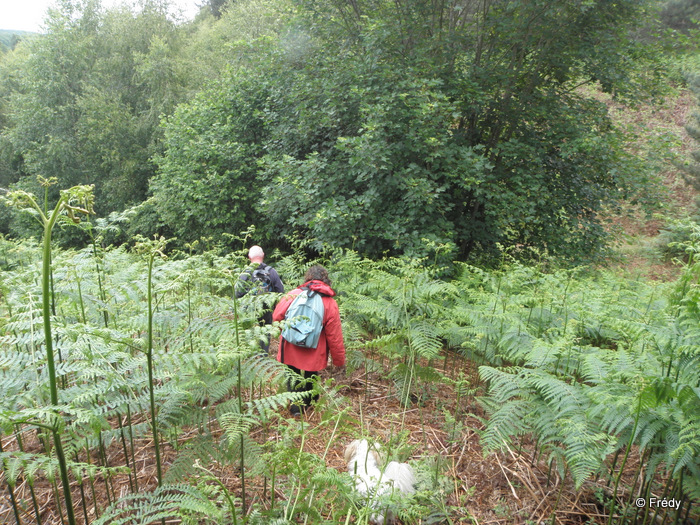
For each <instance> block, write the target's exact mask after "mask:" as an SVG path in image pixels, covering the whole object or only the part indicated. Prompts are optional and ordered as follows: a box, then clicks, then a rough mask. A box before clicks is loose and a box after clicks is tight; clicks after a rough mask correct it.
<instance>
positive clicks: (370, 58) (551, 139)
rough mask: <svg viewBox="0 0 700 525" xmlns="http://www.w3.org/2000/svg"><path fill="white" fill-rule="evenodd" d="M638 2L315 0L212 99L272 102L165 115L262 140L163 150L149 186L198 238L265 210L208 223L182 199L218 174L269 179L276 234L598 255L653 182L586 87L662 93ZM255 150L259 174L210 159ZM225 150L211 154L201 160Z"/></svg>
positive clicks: (407, 247)
mask: <svg viewBox="0 0 700 525" xmlns="http://www.w3.org/2000/svg"><path fill="white" fill-rule="evenodd" d="M644 8H645V5H644V4H643V3H640V2H636V1H632V0H627V1H622V2H615V3H611V2H605V1H595V0H580V1H576V2H568V1H567V2H564V1H558V0H557V1H552V0H548V1H544V0H540V1H535V2H520V1H514V0H480V1H474V2H465V3H458V4H456V3H454V2H448V1H442V2H432V3H424V2H416V1H405V2H382V1H357V2H352V3H346V2H339V1H338V2H336V1H324V2H320V1H316V0H308V1H304V2H302V3H301V4H300V7H299V9H298V11H297V16H296V17H295V18H294V19H293V22H292V23H291V24H290V25H289V26H288V28H287V30H286V31H285V32H282V33H281V34H280V36H279V37H278V39H277V42H276V44H275V45H270V39H269V38H266V39H264V40H261V41H260V42H262V43H259V44H258V45H255V46H251V45H248V47H247V48H245V49H244V52H242V51H241V50H238V54H237V55H236V56H237V57H239V60H242V61H244V63H245V68H246V69H245V71H246V72H245V73H240V74H244V75H246V76H247V78H246V81H245V82H241V81H240V74H233V75H232V76H231V78H230V79H229V80H227V81H226V86H225V87H224V88H221V87H219V88H213V91H212V92H211V93H210V94H209V95H208V98H209V100H215V99H216V95H215V93H216V90H217V89H223V91H224V95H223V97H224V98H226V99H235V98H236V95H235V92H236V91H237V90H241V91H243V92H244V93H255V92H256V91H260V92H264V93H265V98H264V99H263V98H261V99H259V103H258V104H251V105H248V106H246V107H241V106H239V105H234V106H231V109H235V111H236V112H235V113H233V112H230V113H226V111H225V110H224V111H223V112H220V111H219V110H221V109H223V107H222V106H221V105H217V104H215V105H214V106H213V107H211V108H207V107H205V106H203V105H201V104H199V106H198V107H197V108H195V107H191V111H190V113H189V116H188V117H187V120H184V119H181V120H178V121H173V122H171V123H170V126H172V127H173V129H171V131H170V133H171V134H172V135H173V136H174V135H178V136H182V137H184V136H186V133H187V130H188V129H190V128H194V129H196V130H197V134H200V133H203V132H204V130H205V128H209V127H216V128H217V129H224V128H225V127H227V126H230V125H231V124H232V123H241V122H249V121H255V122H256V125H255V129H263V130H264V133H262V134H256V140H262V141H264V142H263V144H262V145H261V146H260V145H259V143H256V144H252V143H245V142H244V141H245V140H247V139H246V137H247V136H249V135H248V134H247V132H246V131H245V129H244V128H237V129H238V131H237V132H235V133H233V137H234V138H233V139H232V140H234V141H236V143H237V144H238V147H237V148H236V149H233V150H231V151H230V152H229V153H226V152H225V151H224V150H222V149H221V148H220V147H218V145H219V143H218V142H213V143H212V144H214V145H216V147H210V146H209V145H208V144H207V142H206V140H197V141H195V142H191V143H190V144H191V146H192V147H191V148H190V149H188V150H184V149H183V148H182V147H181V146H182V144H180V143H177V144H176V145H175V147H173V146H171V145H168V148H167V150H166V153H165V155H164V156H163V160H162V161H161V166H162V167H163V170H162V174H161V175H160V176H159V180H160V181H161V182H158V183H156V184H154V186H153V188H154V194H155V196H156V197H158V198H160V200H161V201H162V202H163V203H165V202H166V200H167V202H169V204H168V206H173V208H174V209H175V210H178V209H179V211H173V212H172V215H173V220H174V221H175V223H176V224H179V228H180V230H182V231H187V232H189V234H190V235H196V234H197V232H195V231H194V230H192V226H193V224H188V223H187V221H189V220H191V219H192V218H193V217H197V221H199V223H200V224H205V225H207V226H211V227H212V228H213V231H221V230H223V229H224V228H236V227H241V226H245V223H241V222H235V220H236V219H237V220H238V221H240V220H243V219H244V218H247V219H248V220H249V221H250V220H253V219H255V215H254V214H253V215H249V216H246V215H245V214H234V215H235V216H234V215H229V216H228V217H229V218H230V219H232V220H234V222H227V223H226V225H224V224H223V223H218V222H216V221H214V222H212V223H209V222H208V219H207V218H206V215H204V216H203V215H201V214H199V213H196V212H194V211H193V209H190V208H188V206H190V202H191V200H190V199H191V198H192V195H194V196H198V195H200V193H199V192H200V191H201V192H202V194H204V195H206V194H207V192H210V190H208V189H207V190H205V189H204V188H206V187H208V184H207V183H206V182H205V181H206V180H207V179H206V177H204V176H203V173H204V172H205V171H206V170H210V171H209V172H207V173H211V172H212V171H211V170H213V172H215V173H216V177H217V178H216V179H215V180H216V181H217V182H221V183H224V182H225V181H228V182H231V181H234V180H235V181H236V182H235V184H234V186H235V187H238V186H237V184H238V183H243V184H246V185H247V187H251V186H253V187H255V188H261V187H262V186H263V185H265V188H264V189H263V190H261V191H259V192H257V194H256V191H253V192H249V193H247V194H246V199H247V200H248V201H250V200H252V201H253V204H251V206H253V207H254V206H255V205H258V206H260V210H262V211H263V212H264V215H263V216H264V219H265V222H266V227H267V229H266V233H267V235H268V236H269V237H270V239H271V240H273V241H276V240H278V239H279V238H280V237H281V236H282V237H284V236H293V235H301V236H304V237H309V238H312V239H315V240H316V242H317V243H318V244H319V245H329V244H330V245H336V246H345V247H356V248H358V249H360V250H361V251H363V252H364V253H369V254H375V255H376V254H380V253H383V252H386V251H390V252H407V253H413V254H421V253H424V248H423V246H426V243H425V242H424V241H422V240H421V239H423V238H425V239H428V240H429V241H431V242H433V243H435V242H437V243H454V245H455V246H456V247H457V249H458V250H459V252H460V253H461V254H462V255H463V256H467V255H469V254H471V253H472V252H474V251H475V250H476V251H479V252H480V251H483V250H493V249H495V247H496V246H497V245H499V244H500V245H504V246H514V245H517V246H535V247H537V248H543V247H544V248H546V249H548V250H549V251H550V252H551V253H555V254H560V255H563V256H568V257H580V256H582V255H590V254H593V253H596V252H597V251H599V250H600V249H601V248H602V246H603V245H604V244H605V241H606V233H605V229H604V227H603V224H602V220H601V212H602V211H603V210H604V209H606V207H609V206H614V205H615V204H616V203H618V202H619V201H620V200H621V199H624V198H631V197H634V196H635V194H639V193H640V192H643V190H644V182H645V180H647V177H648V173H647V170H646V168H645V167H644V166H643V164H642V163H641V162H640V161H637V160H636V159H634V158H633V157H631V156H629V155H626V154H625V153H624V151H623V148H622V146H623V139H624V137H623V136H622V135H621V134H620V133H619V132H618V131H617V130H615V129H614V128H613V126H612V124H611V122H610V120H609V119H608V117H607V113H606V108H605V106H604V105H603V104H602V103H601V102H598V101H597V100H596V99H595V98H594V97H593V96H591V95H590V93H592V91H591V90H588V91H586V90H584V89H583V86H585V85H591V86H596V87H597V88H600V89H603V90H604V91H607V92H610V93H613V94H614V95H615V96H616V97H618V98H619V99H621V100H624V101H628V102H636V101H639V100H642V99H646V98H647V97H648V95H649V94H650V93H653V92H654V87H655V86H658V85H659V83H660V82H659V80H660V78H661V74H662V72H661V70H660V68H659V67H658V66H656V65H655V64H652V63H649V62H648V61H647V58H648V57H647V56H646V55H645V54H644V49H643V48H642V47H641V44H640V43H639V42H636V41H635V40H634V39H633V38H632V37H631V35H632V30H633V29H634V27H635V23H636V21H637V20H638V19H639V18H640V17H643V16H644V14H645V11H644ZM246 53H247V54H246ZM251 83H257V84H258V86H259V87H257V88H256V87H251ZM222 86H223V84H222ZM245 96H247V95H245ZM200 102H201V101H200ZM241 110H243V111H246V110H247V111H251V113H249V114H248V115H247V116H244V115H241V114H240V113H239V112H240V111H241ZM215 112H219V116H218V117H217V119H216V120H215V121H213V122H212V121H211V117H212V115H213V113H215ZM183 116H184V115H183ZM238 125H239V124H235V126H238ZM177 126H180V127H181V128H182V129H180V130H176V129H174V128H176V127H177ZM246 144H247V146H249V147H251V148H253V149H255V150H256V154H255V155H253V156H252V157H251V158H250V160H252V159H258V153H261V152H264V153H265V155H264V157H263V158H262V161H261V162H260V169H259V170H258V171H257V172H256V171H255V169H254V167H253V166H252V165H248V166H247V169H248V170H249V171H248V172H247V173H246V174H243V173H242V172H240V171H235V174H232V172H230V170H229V168H226V169H224V170H222V169H220V168H218V167H217V166H220V165H222V164H226V163H225V162H223V161H225V160H226V158H225V157H226V155H228V161H229V162H233V163H234V164H237V163H239V160H240V158H239V157H238V155H239V154H240V152H241V151H244V150H243V147H244V145H246ZM258 147H259V148H260V149H257V148H258ZM214 150H215V151H216V152H217V158H216V162H214V163H208V162H206V156H207V155H209V154H211V153H210V152H211V151H214ZM245 151H249V150H245ZM221 153H223V154H224V157H221V156H219V154H221ZM196 163H200V164H201V165H202V167H201V168H199V170H196V171H195V172H194V174H195V175H194V177H193V179H194V180H193V181H192V182H190V183H188V184H187V185H185V186H183V188H182V189H181V190H175V189H173V188H172V187H171V188H168V189H166V187H165V184H164V181H166V180H168V179H169V178H170V176H171V174H172V173H175V172H178V170H179V172H180V173H182V174H184V173H185V172H187V171H191V168H192V167H193V166H194V165H195V164H196ZM205 165H206V166H205ZM177 166H180V167H177ZM227 170H228V171H227ZM197 173H199V174H200V175H197ZM208 176H209V175H208ZM200 187H201V189H199V188H200ZM223 187H226V186H225V184H224V186H223ZM193 190H194V192H193ZM227 194H229V195H233V194H232V193H230V192H227ZM185 196H189V198H185ZM235 201H236V203H237V204H235V206H236V207H238V206H240V204H239V202H240V198H239V197H236V198H235ZM218 202H219V204H221V207H219V208H217V209H218V213H219V214H221V215H223V214H226V213H227V206H228V205H227V204H226V203H224V202H222V201H221V200H219V201H218ZM183 207H184V208H185V209H182V208H183ZM236 209H238V208H236ZM207 231H211V230H207Z"/></svg>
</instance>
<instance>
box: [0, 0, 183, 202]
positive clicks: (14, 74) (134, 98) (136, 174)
mask: <svg viewBox="0 0 700 525" xmlns="http://www.w3.org/2000/svg"><path fill="white" fill-rule="evenodd" d="M181 45H182V40H181V38H180V33H179V30H178V27H177V26H175V25H174V23H173V22H172V21H170V20H169V18H168V11H167V4H164V3H163V2H160V1H158V0H148V1H146V2H144V3H143V4H142V6H141V9H140V11H139V12H131V11H129V10H128V9H126V8H117V9H113V10H109V11H106V12H105V11H104V10H103V9H102V7H101V5H100V2H99V1H98V0H84V1H78V0H61V2H59V6H58V8H57V9H55V10H52V11H50V12H49V16H48V18H47V32H46V34H45V35H41V36H39V37H37V38H34V39H31V40H29V41H27V42H25V44H24V45H23V46H20V47H19V48H18V51H16V52H15V53H11V54H9V55H6V58H5V59H4V60H3V63H2V66H3V69H4V70H5V71H6V72H8V73H9V76H10V77H11V78H13V79H15V80H14V82H13V83H12V84H8V83H5V84H4V85H3V86H2V87H3V89H4V90H5V89H7V91H5V93H4V98H5V100H6V101H7V102H6V106H5V111H6V112H7V113H6V121H5V122H3V124H4V126H3V128H4V129H1V130H0V131H2V139H1V140H2V144H3V147H4V148H7V149H8V151H7V153H6V155H4V156H3V158H2V161H3V165H2V168H0V170H1V171H2V172H3V174H6V175H4V178H5V180H10V181H12V180H13V179H14V180H16V179H19V178H23V177H26V176H32V178H33V175H35V174H42V175H51V176H55V177H57V178H59V179H60V181H61V184H62V185H75V184H84V183H94V184H95V193H96V196H97V199H98V202H100V203H101V209H100V210H99V211H100V212H101V213H108V212H109V211H112V210H121V209H124V207H125V206H127V205H129V204H134V203H138V202H141V201H142V200H144V199H145V196H146V190H147V181H148V179H149V178H150V176H151V175H152V174H153V165H152V164H151V162H150V157H151V156H152V155H153V154H154V153H156V152H157V150H158V144H159V139H160V128H159V123H160V117H161V115H162V114H168V113H171V112H172V111H173V109H174V107H175V105H176V104H177V103H178V102H179V101H180V100H181V99H182V98H183V97H184V96H185V95H186V83H187V78H188V77H187V75H186V71H187V68H186V66H185V65H184V64H180V63H179V62H178V59H177V53H178V49H179V47H180V46H181ZM5 71H4V72H5Z"/></svg>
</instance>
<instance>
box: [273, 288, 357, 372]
mask: <svg viewBox="0 0 700 525" xmlns="http://www.w3.org/2000/svg"><path fill="white" fill-rule="evenodd" d="M305 286H308V287H309V288H310V289H311V290H313V291H315V292H319V293H321V294H323V309H324V314H323V329H322V330H321V336H320V337H319V339H318V346H317V347H316V348H302V347H300V346H296V345H293V344H291V343H289V342H288V341H284V361H282V337H280V347H279V350H277V360H278V361H280V362H282V363H284V364H285V365H292V366H293V367H296V368H298V369H299V370H306V371H307V372H318V371H319V370H323V369H324V368H326V365H327V364H328V354H329V353H330V355H331V357H332V358H333V364H334V365H335V366H343V365H344V364H345V345H344V344H343V330H342V328H341V327H340V312H339V311H338V303H336V302H335V299H333V296H334V295H335V292H334V291H333V289H332V288H331V287H330V286H328V285H327V284H326V283H324V282H323V281H309V282H307V283H304V284H303V285H302V286H300V287H299V288H295V289H294V290H292V291H291V292H289V293H288V294H287V295H285V296H284V297H283V298H282V300H281V301H280V302H279V303H278V304H277V306H276V307H275V311H274V312H273V313H272V320H273V321H281V320H283V319H284V315H285V314H286V313H287V309H288V308H289V305H291V304H292V301H293V300H294V297H296V296H297V295H299V294H300V293H301V292H302V287H305Z"/></svg>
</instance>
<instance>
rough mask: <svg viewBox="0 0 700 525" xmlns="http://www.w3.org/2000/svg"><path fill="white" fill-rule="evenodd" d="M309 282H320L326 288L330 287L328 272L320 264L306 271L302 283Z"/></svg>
mask: <svg viewBox="0 0 700 525" xmlns="http://www.w3.org/2000/svg"><path fill="white" fill-rule="evenodd" d="M309 281H322V282H324V283H326V284H327V285H328V286H330V285H331V280H330V277H328V270H326V269H325V268H324V267H323V266H321V265H320V264H314V265H313V266H312V267H311V268H309V269H308V270H306V273H305V274H304V282H305V283H308V282H309Z"/></svg>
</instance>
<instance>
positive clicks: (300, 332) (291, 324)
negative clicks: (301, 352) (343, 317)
mask: <svg viewBox="0 0 700 525" xmlns="http://www.w3.org/2000/svg"><path fill="white" fill-rule="evenodd" d="M302 290H303V291H302V292H301V293H300V294H299V295H297V296H296V297H295V298H294V300H293V301H292V304H290V305H289V308H288V309H287V313H286V315H285V316H284V319H285V321H288V323H287V326H285V328H284V330H282V338H283V339H284V340H285V341H287V342H289V343H292V344H293V345H296V346H301V347H302V348H316V347H317V346H318V338H319V337H320V336H321V330H322V329H323V315H324V313H325V309H324V307H323V295H322V294H320V293H318V292H315V291H313V290H309V288H308V287H306V288H302Z"/></svg>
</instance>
